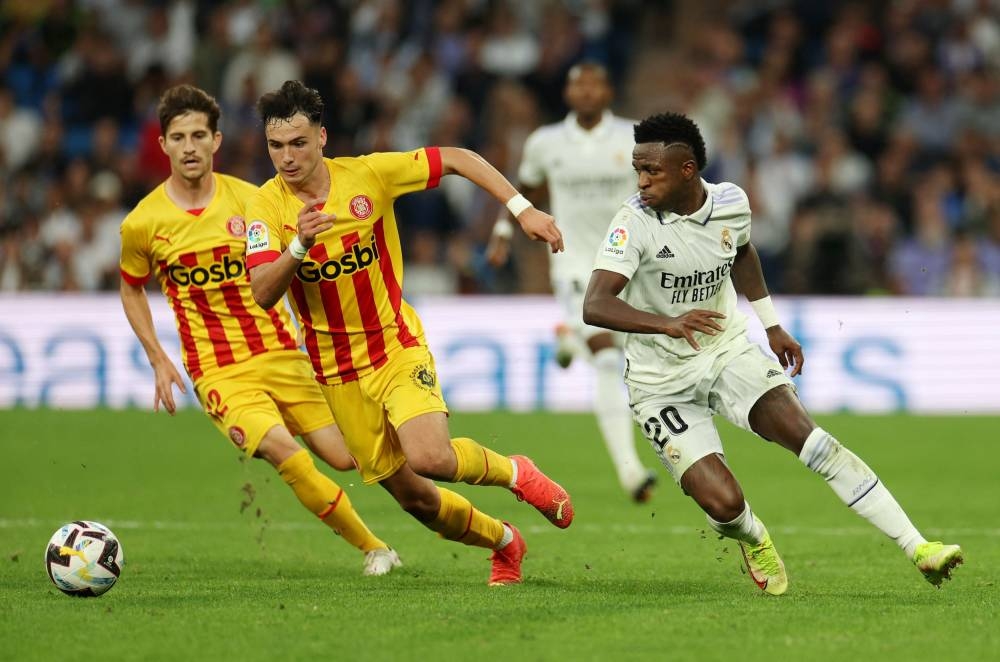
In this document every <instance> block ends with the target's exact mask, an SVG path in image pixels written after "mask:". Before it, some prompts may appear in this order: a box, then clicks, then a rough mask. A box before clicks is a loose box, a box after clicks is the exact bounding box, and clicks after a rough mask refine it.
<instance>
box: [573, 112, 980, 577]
mask: <svg viewBox="0 0 1000 662" xmlns="http://www.w3.org/2000/svg"><path fill="white" fill-rule="evenodd" d="M635 142H636V146H635V149H634V151H633V156H632V165H633V166H634V168H635V170H636V172H637V173H638V176H639V191H638V193H637V194H635V195H633V196H632V197H630V198H629V199H628V200H627V201H626V202H625V203H624V204H623V205H622V207H621V209H620V210H619V212H618V213H617V215H615V217H614V219H613V220H612V222H611V226H610V228H609V229H608V233H607V235H606V239H605V241H604V242H603V244H602V245H601V247H600V249H599V250H598V254H597V258H596V261H595V263H594V272H593V275H592V277H591V279H590V284H589V286H588V289H587V293H586V297H585V301H584V308H583V315H584V321H586V322H587V323H588V324H594V325H596V326H601V327H604V328H608V329H615V330H618V331H625V332H627V336H626V340H625V357H626V370H625V380H626V383H627V384H628V387H629V396H630V400H631V403H632V410H633V412H634V414H635V418H636V421H637V422H638V423H639V425H640V426H641V427H642V428H643V430H644V432H645V434H646V437H647V438H648V439H649V441H650V444H651V445H652V447H653V449H654V450H655V451H656V453H657V454H658V455H659V457H660V461H661V462H662V463H663V465H664V466H665V467H666V468H667V470H668V471H669V472H670V474H671V475H672V476H673V478H674V480H675V481H677V482H678V483H679V484H680V486H681V488H682V489H683V490H684V492H685V493H686V494H688V495H689V496H691V497H692V498H693V499H694V500H695V502H696V503H697V504H698V505H699V506H701V508H702V510H704V511H705V513H706V515H707V516H708V523H709V525H710V526H711V527H712V529H714V530H715V531H717V532H718V533H719V534H721V535H723V536H726V537H728V538H734V539H736V540H737V541H738V543H739V546H740V549H741V551H742V552H743V556H744V559H745V561H746V564H747V569H748V570H749V573H750V576H751V577H752V578H753V580H754V582H755V583H756V584H757V585H758V587H760V588H761V589H762V590H763V591H765V592H767V593H770V594H772V595H780V594H782V593H784V592H785V590H786V589H787V587H788V578H787V575H786V573H785V567H784V564H783V563H782V561H781V558H780V557H779V556H778V553H777V551H776V550H775V548H774V545H773V543H772V541H771V537H770V536H769V535H768V532H767V529H766V528H765V526H764V524H763V522H761V521H760V519H759V518H758V517H756V515H755V514H754V513H753V512H752V511H751V509H750V505H749V504H748V503H747V502H746V499H745V498H744V496H743V491H742V489H741V488H740V485H739V483H738V482H737V481H736V478H735V477H734V476H733V474H732V472H731V471H730V470H729V467H728V466H727V465H726V462H725V459H724V455H723V449H722V442H721V440H720V438H719V434H718V431H717V430H716V428H715V425H714V424H713V422H712V416H713V414H716V413H718V414H721V415H722V416H724V417H725V418H727V419H728V420H729V421H731V422H732V423H733V424H735V425H738V426H740V427H742V428H743V429H745V430H749V431H751V432H754V433H755V434H757V435H759V436H761V437H763V438H764V439H767V440H770V441H774V442H776V443H778V444H780V445H781V446H783V447H784V448H787V449H788V450H790V451H792V452H793V453H795V454H796V456H798V458H799V459H800V460H801V461H802V463H803V464H805V465H806V466H807V467H809V468H810V469H812V470H813V471H815V472H816V473H818V474H819V475H820V476H822V477H823V478H824V479H825V480H826V482H827V484H829V485H830V487H831V488H832V489H833V491H834V492H835V493H836V494H837V496H838V497H840V498H841V500H843V501H844V503H845V504H847V505H848V506H849V507H850V508H851V509H852V510H854V511H855V512H856V513H858V514H859V515H861V516H862V517H864V518H865V519H867V520H868V521H869V522H871V523H872V524H873V525H874V526H875V527H877V528H878V529H879V530H881V531H882V532H883V533H885V534H886V535H887V536H889V537H890V538H892V539H893V540H894V541H895V542H896V543H897V544H898V545H899V546H900V547H901V548H902V549H903V550H904V552H905V553H906V554H907V556H909V558H910V559H911V560H912V561H913V563H914V565H916V567H917V569H919V570H920V572H921V573H922V574H923V575H924V577H925V578H926V579H927V581H929V582H930V583H931V584H933V585H935V586H940V584H941V583H942V582H943V581H944V580H945V579H950V576H951V570H952V569H953V568H954V567H955V566H957V565H958V564H960V563H961V562H962V550H961V548H960V547H959V546H957V545H944V544H942V543H940V542H927V541H926V540H925V539H924V538H923V536H921V535H920V533H919V532H918V531H917V529H916V528H915V527H914V526H913V524H912V523H911V522H910V520H909V518H908V517H907V516H906V514H905V513H904V512H903V509H902V508H900V506H899V504H898V503H897V502H896V500H895V499H894V498H893V496H892V494H890V493H889V490H888V489H886V487H885V485H883V484H882V482H881V481H880V480H879V479H878V477H877V476H876V475H875V472H874V471H872V470H871V469H870V468H869V467H868V466H867V465H866V464H865V463H864V462H863V461H862V460H861V459H860V458H859V457H857V456H856V455H855V454H854V453H852V452H851V451H849V450H848V449H847V448H846V447H844V446H842V445H841V444H840V443H839V442H838V441H837V440H836V439H835V438H834V437H833V436H832V435H831V434H830V433H828V432H827V431H825V430H823V429H822V428H820V427H819V426H817V425H816V423H815V422H814V421H813V420H812V418H811V417H810V416H809V414H808V413H807V412H806V410H805V409H804V408H803V407H802V405H801V404H800V403H799V400H798V398H797V397H796V395H795V389H794V386H793V385H792V382H791V380H790V379H789V377H788V376H786V375H785V373H784V370H783V368H791V376H792V377H794V376H795V375H797V374H799V373H800V372H801V371H802V365H803V355H802V347H801V346H800V345H799V344H798V342H796V341H795V339H794V338H792V337H791V335H789V334H788V333H787V332H786V331H785V330H784V329H783V328H782V327H781V325H780V324H779V321H778V317H777V314H776V313H775V311H774V307H773V305H772V304H771V300H770V296H769V295H768V291H767V285H766V284H765V283H764V277H763V275H762V274H761V269H760V261H759V259H758V257H757V252H756V250H755V249H754V247H753V245H752V244H751V243H750V206H749V202H748V200H747V195H746V193H744V192H743V190H742V189H741V188H740V187H738V186H736V185H735V184H730V183H722V184H710V183H708V182H706V181H705V180H703V179H701V177H700V175H699V173H700V171H701V170H702V169H703V168H704V167H705V161H706V158H705V143H704V141H703V140H702V137H701V133H700V131H699V130H698V127H697V125H696V124H695V123H694V122H692V121H691V120H690V119H688V118H687V117H685V116H683V115H679V114H674V113H666V114H661V115H654V116H652V117H649V118H647V119H645V120H643V121H642V122H641V123H639V124H637V125H636V126H635ZM737 292H740V293H741V294H743V295H745V296H746V297H747V299H749V301H750V303H751V306H752V307H753V309H754V311H755V313H756V314H757V317H758V318H759V319H760V321H761V323H762V324H763V326H764V328H765V329H766V332H767V339H768V344H769V345H770V347H771V350H772V351H773V352H774V354H775V355H776V356H777V357H778V360H779V361H780V362H781V364H780V365H779V364H778V363H777V362H776V361H774V360H773V359H772V358H770V357H768V356H765V354H764V353H763V351H761V350H760V348H758V347H757V346H756V345H754V344H752V343H751V342H750V341H749V339H748V338H747V336H746V317H744V316H743V315H742V314H741V313H740V312H739V311H738V310H737V309H736V293H737ZM619 294H622V296H621V297H619Z"/></svg>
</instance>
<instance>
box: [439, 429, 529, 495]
mask: <svg viewBox="0 0 1000 662" xmlns="http://www.w3.org/2000/svg"><path fill="white" fill-rule="evenodd" d="M451 447H452V448H453V449H454V450H455V457H457V458H458V469H456V470H455V478H454V482H456V483H468V484H470V485H497V486H500V487H509V486H510V483H511V480H512V479H513V477H514V467H513V465H512V464H511V462H510V458H508V457H506V456H503V455H500V454H499V453H497V452H496V451H491V450H490V449H489V448H486V447H485V446H480V445H479V444H478V443H476V442H475V441H473V440H472V439H469V438H468V437H456V438H454V439H452V440H451Z"/></svg>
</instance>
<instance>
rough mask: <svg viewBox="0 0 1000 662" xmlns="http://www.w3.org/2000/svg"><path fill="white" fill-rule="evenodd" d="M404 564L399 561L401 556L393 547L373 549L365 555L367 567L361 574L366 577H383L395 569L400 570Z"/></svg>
mask: <svg viewBox="0 0 1000 662" xmlns="http://www.w3.org/2000/svg"><path fill="white" fill-rule="evenodd" d="M402 565H403V562H402V561H401V560H400V559H399V554H397V553H396V550H394V549H393V548H391V547H383V548H381V549H373V550H371V551H370V552H368V553H366V554H365V567H364V570H362V571H361V574H362V575H364V576H365V577H381V576H382V575H388V574H389V573H390V572H392V569H393V568H399V567H401V566H402Z"/></svg>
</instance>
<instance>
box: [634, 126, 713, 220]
mask: <svg viewBox="0 0 1000 662" xmlns="http://www.w3.org/2000/svg"><path fill="white" fill-rule="evenodd" d="M632 167H633V168H635V171H636V174H637V175H638V176H639V182H638V185H639V199H640V200H642V204H644V205H646V206H647V207H649V208H650V209H653V210H655V211H673V210H674V209H675V208H676V207H677V205H678V203H679V202H680V201H681V200H683V198H684V193H685V192H686V190H687V187H688V186H690V184H691V181H692V179H693V178H694V176H695V175H696V174H697V167H696V165H695V162H694V159H692V158H691V152H690V150H688V149H686V148H683V147H674V148H672V149H668V148H667V147H666V145H664V144H663V143H658V142H656V143H639V144H638V145H636V146H635V148H634V149H633V150H632Z"/></svg>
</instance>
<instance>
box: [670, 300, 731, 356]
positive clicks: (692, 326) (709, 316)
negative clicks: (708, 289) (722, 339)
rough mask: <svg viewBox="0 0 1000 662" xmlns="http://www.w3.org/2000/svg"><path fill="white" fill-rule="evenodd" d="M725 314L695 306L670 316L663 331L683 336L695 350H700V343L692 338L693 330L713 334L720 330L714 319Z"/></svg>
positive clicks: (675, 335)
mask: <svg viewBox="0 0 1000 662" xmlns="http://www.w3.org/2000/svg"><path fill="white" fill-rule="evenodd" d="M725 317H726V316H725V315H723V314H722V313H720V312H717V311H714V310H704V309H702V308H696V309H695V310H689V311H687V312H686V313H684V314H683V315H681V316H679V317H671V318H669V320H670V321H668V322H667V325H666V327H664V329H663V332H664V333H665V334H667V335H668V336H670V337H671V338H684V339H685V340H687V342H688V344H689V345H691V347H693V348H694V349H695V350H700V349H701V345H699V344H698V341H697V340H695V339H694V334H695V332H697V333H704V334H706V335H709V336H714V335H716V334H718V333H719V332H720V331H722V327H721V326H720V325H719V323H718V322H716V321H715V320H717V319H725Z"/></svg>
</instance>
